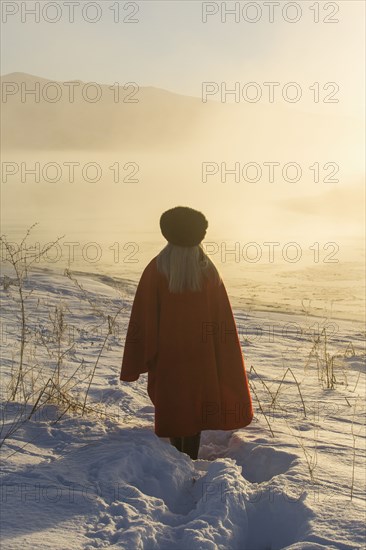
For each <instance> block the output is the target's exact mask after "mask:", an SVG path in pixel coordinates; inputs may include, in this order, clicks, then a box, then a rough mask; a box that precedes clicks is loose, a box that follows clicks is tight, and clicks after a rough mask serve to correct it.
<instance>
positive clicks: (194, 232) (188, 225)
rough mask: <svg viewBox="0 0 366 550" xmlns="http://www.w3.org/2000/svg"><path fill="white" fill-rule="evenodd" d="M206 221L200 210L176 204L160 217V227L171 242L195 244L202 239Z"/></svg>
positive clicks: (186, 244) (206, 224) (184, 244)
mask: <svg viewBox="0 0 366 550" xmlns="http://www.w3.org/2000/svg"><path fill="white" fill-rule="evenodd" d="M207 227H208V221H207V220H206V218H205V216H204V215H203V214H202V212H198V210H194V209H193V208H189V207H188V206H176V207H175V208H171V209H170V210H167V211H166V212H164V213H163V214H162V215H161V217H160V229H161V232H162V234H163V236H164V237H165V238H166V240H167V241H168V242H170V243H171V244H175V245H178V246H197V245H198V244H200V242H201V241H202V240H203V239H204V237H205V235H206V230H207Z"/></svg>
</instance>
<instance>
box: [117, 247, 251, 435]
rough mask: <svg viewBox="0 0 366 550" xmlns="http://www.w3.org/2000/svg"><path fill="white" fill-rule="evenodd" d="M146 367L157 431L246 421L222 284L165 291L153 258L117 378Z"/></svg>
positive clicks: (247, 399) (242, 378) (245, 390)
mask: <svg viewBox="0 0 366 550" xmlns="http://www.w3.org/2000/svg"><path fill="white" fill-rule="evenodd" d="M145 372H147V373H148V383H147V392H148V395H149V397H150V399H151V401H152V403H153V404H154V406H155V433H156V435H157V436H159V437H178V436H189V435H194V434H196V433H198V432H200V431H202V430H235V429H239V428H243V427H245V426H247V425H248V424H250V423H251V421H252V419H253V404H252V399H251V395H250V391H249V385H248V379H247V374H246V370H245V366H244V358H243V354H242V351H241V347H240V342H239V337H238V332H237V328H236V324H235V320H234V316H233V312H232V309H231V305H230V302H229V298H228V295H227V292H226V289H225V286H224V284H223V283H222V284H221V285H220V286H217V285H215V284H214V282H213V281H211V280H209V279H205V283H204V288H203V290H202V291H201V292H188V291H187V292H183V293H181V294H178V293H176V294H175V293H171V292H169V288H168V281H167V279H166V277H165V276H164V275H163V274H161V273H159V272H158V270H157V265H156V257H155V258H153V259H152V260H151V261H150V262H149V264H148V265H147V266H146V267H145V269H144V271H143V273H142V275H141V278H140V281H139V284H138V286H137V290H136V294H135V298H134V301H133V304H132V309H131V316H130V321H129V325H128V329H127V335H126V341H125V347H124V353H123V359H122V368H121V374H120V380H123V381H125V382H131V381H134V380H137V379H138V378H139V376H140V374H142V373H145Z"/></svg>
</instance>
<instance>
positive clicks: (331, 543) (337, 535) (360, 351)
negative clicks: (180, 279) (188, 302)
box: [1, 267, 365, 550]
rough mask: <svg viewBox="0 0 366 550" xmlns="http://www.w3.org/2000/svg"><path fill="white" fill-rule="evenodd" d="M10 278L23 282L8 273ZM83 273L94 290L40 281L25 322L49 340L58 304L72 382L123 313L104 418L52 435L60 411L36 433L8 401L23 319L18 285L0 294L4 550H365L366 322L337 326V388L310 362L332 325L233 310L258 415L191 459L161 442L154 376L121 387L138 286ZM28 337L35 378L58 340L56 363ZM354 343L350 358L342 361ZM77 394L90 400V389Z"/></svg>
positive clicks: (111, 347) (46, 415)
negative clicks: (151, 392) (316, 342)
mask: <svg viewBox="0 0 366 550" xmlns="http://www.w3.org/2000/svg"><path fill="white" fill-rule="evenodd" d="M2 272H3V274H4V275H5V274H7V275H8V276H9V277H12V274H11V272H10V271H9V270H8V268H7V267H4V268H3V270H2ZM73 276H74V277H76V278H77V280H78V281H79V282H80V283H81V285H82V287H83V288H84V289H85V291H84V292H82V291H81V290H80V288H78V287H77V286H76V285H75V284H74V283H73V282H72V280H70V279H69V278H68V277H66V276H64V275H63V274H62V273H61V272H57V271H56V270H50V269H40V268H39V269H34V270H32V271H31V272H29V275H28V278H27V280H26V281H25V288H26V289H27V290H32V289H33V292H32V293H31V294H30V295H29V297H28V298H27V299H26V310H27V323H28V325H29V327H31V328H32V330H35V329H36V328H37V327H38V329H42V330H43V332H44V335H45V337H50V319H49V314H50V312H51V313H52V312H53V310H54V307H55V306H56V305H60V304H63V306H64V308H65V309H64V311H65V319H66V322H67V324H68V327H67V329H68V330H67V331H66V332H65V335H64V341H63V346H64V348H63V349H65V350H66V349H68V348H69V347H70V346H72V347H71V349H70V350H69V351H68V352H67V353H65V356H64V360H63V364H62V376H64V377H65V380H66V378H67V373H70V372H73V370H75V368H76V367H77V366H78V365H79V364H80V362H81V360H82V359H83V360H84V366H83V368H84V370H85V372H88V369H90V368H92V367H93V365H94V364H95V361H96V358H97V356H98V353H99V351H100V349H101V346H102V343H103V341H104V339H105V337H106V328H107V326H108V325H106V318H107V316H108V315H109V316H112V317H113V316H114V315H115V314H116V313H117V312H118V310H119V309H121V312H120V314H119V316H118V324H117V325H116V326H115V329H114V331H113V333H112V334H111V335H110V337H109V339H108V342H107V345H106V346H105V347H104V348H103V351H102V354H101V357H100V360H99V362H98V365H97V368H96V373H95V377H94V379H93V383H92V385H91V388H90V393H89V399H88V405H89V406H90V405H95V406H96V407H99V409H101V410H103V411H104V412H105V413H107V416H106V417H105V418H102V417H101V418H99V417H97V416H93V415H91V416H90V415H84V416H81V415H80V414H76V413H75V414H73V413H72V412H70V411H69V412H67V413H66V414H64V415H63V416H62V418H61V419H60V420H58V421H57V422H56V420H57V419H58V417H59V411H58V409H57V408H56V407H55V406H54V405H51V404H49V405H47V406H45V408H44V409H43V410H42V411H40V412H37V413H36V414H35V415H34V416H33V417H31V419H30V420H26V413H28V414H29V412H30V410H31V405H30V404H28V405H27V406H26V409H25V410H23V409H22V407H21V404H20V403H18V402H9V403H6V402H5V386H6V384H7V382H8V380H9V377H10V371H11V366H12V361H13V359H14V358H15V359H14V360H15V364H16V357H17V355H16V354H17V353H18V349H19V330H18V329H17V326H18V323H19V321H18V320H17V313H16V312H17V305H16V303H15V302H14V299H13V297H16V287H15V286H14V285H10V286H9V288H8V289H4V290H2V343H3V346H2V348H3V351H2V362H1V368H2V392H1V395H2V411H3V422H4V424H3V426H2V437H4V434H6V433H7V431H8V430H9V428H10V426H11V425H12V421H13V419H14V418H15V417H18V419H19V420H20V422H21V424H20V426H19V428H18V430H16V431H15V432H14V433H13V434H11V435H9V437H8V438H7V439H6V441H5V442H4V445H3V447H2V449H1V450H2V460H3V466H2V480H1V502H2V514H1V522H2V524H1V528H2V540H3V545H4V548H7V549H10V550H11V549H18V548H23V549H28V548H45V549H46V548H53V549H66V548H74V549H89V550H91V549H94V548H123V549H125V550H137V549H141V550H142V549H143V550H158V549H159V550H186V549H187V550H188V549H189V550H221V549H222V550H223V549H225V550H244V549H246V550H269V549H271V550H277V549H291V550H305V549H306V550H310V549H311V550H313V549H314V550H316V549H321V548H323V549H324V548H326V549H355V548H360V549H361V548H365V528H364V519H365V492H364V490H365V474H364V466H365V459H364V451H365V432H364V426H365V423H364V418H365V407H364V404H365V403H364V397H365V362H364V357H365V352H364V331H363V327H362V324H361V323H359V322H357V321H355V320H346V319H345V320H340V319H337V322H336V323H334V326H333V331H331V332H332V334H331V336H330V338H329V341H328V350H329V351H330V352H331V353H332V354H336V353H338V355H337V356H336V358H335V374H336V379H337V383H336V385H335V388H334V389H330V388H326V387H324V386H323V384H322V383H321V382H320V381H319V379H318V373H317V369H316V363H315V360H313V361H312V362H310V363H309V364H307V360H308V356H309V353H310V350H311V348H312V346H313V342H312V340H311V335H312V333H313V332H314V330H315V329H314V327H318V328H319V327H320V328H322V327H323V326H327V327H328V328H329V326H330V325H329V323H330V321H331V320H329V319H325V320H324V319H321V318H320V317H318V318H315V317H313V318H311V317H309V316H305V315H301V314H298V315H291V314H289V313H284V312H277V311H256V310H253V309H251V310H250V313H247V312H246V311H243V310H241V309H234V314H235V318H236V321H237V326H238V331H239V336H240V340H241V343H242V348H243V353H244V359H245V364H246V368H247V372H248V376H249V380H250V383H251V387H252V388H253V393H252V395H253V405H254V410H255V417H254V420H253V422H252V423H251V424H250V425H249V426H248V427H246V428H244V429H241V430H236V431H204V432H202V437H201V446H200V451H199V457H198V459H197V460H191V459H190V458H189V457H188V455H185V454H183V453H180V452H179V451H177V450H176V449H175V448H174V447H173V446H172V445H171V444H170V442H169V440H168V439H166V438H159V437H157V436H156V435H155V433H154V407H153V406H152V403H151V401H150V399H149V397H148V395H147V392H146V383H147V375H146V374H144V375H142V376H141V377H140V378H139V380H138V381H135V382H132V383H126V382H120V381H119V372H120V365H121V360H122V353H123V338H124V335H125V332H126V328H127V324H128V319H129V312H130V308H131V303H132V299H133V295H134V290H135V283H134V282H133V281H131V280H125V281H124V280H122V279H120V280H117V279H116V278H113V277H108V276H103V275H100V274H93V273H77V274H75V273H73ZM229 295H230V292H229ZM258 327H261V329H262V332H261V333H260V332H258ZM269 327H271V328H269ZM32 334H33V336H32ZM27 338H28V339H27V345H26V355H25V362H26V366H31V365H36V366H35V368H36V369H38V371H39V372H41V373H42V375H43V376H46V373H47V372H49V370H50V369H52V368H53V367H54V365H55V357H56V356H55V355H54V352H55V350H54V349H53V348H52V340H51V339H49V340H48V345H49V353H47V350H46V349H45V346H43V345H42V343H41V342H40V341H39V339H37V338H36V337H35V336H34V332H33V333H32V332H29V335H28V337H27ZM350 342H351V343H352V344H353V346H354V352H355V353H348V354H346V356H344V351H345V350H346V348H347V346H348V345H349V343H350ZM72 344H74V345H72ZM251 366H253V369H251ZM288 368H290V369H291V372H290V371H288V370H287V369H288ZM254 369H255V370H254ZM81 370H83V369H81ZM284 375H285V378H283V377H284ZM293 375H294V376H295V378H296V381H297V383H298V384H299V386H298V385H297V383H296V381H295V379H294V377H293ZM282 380H283V381H282ZM281 381H282V383H281ZM83 384H84V386H83ZM79 385H80V387H82V388H84V389H85V380H84V382H83V380H82V377H81V378H80V380H79ZM299 389H300V391H301V395H300V392H299ZM73 391H74V390H73ZM75 391H76V393H75V395H78V394H77V388H76V390H75ZM83 391H84V390H83ZM254 392H255V394H254ZM80 395H81V396H83V395H84V394H83V393H82V392H81V393H80ZM79 397H80V396H79ZM274 397H275V400H274V401H275V406H273V404H272V401H273V399H274ZM302 400H303V401H302ZM259 403H260V404H261V407H262V409H261V408H260V406H259ZM62 410H63V409H62ZM351 490H352V491H351ZM351 497H352V498H351Z"/></svg>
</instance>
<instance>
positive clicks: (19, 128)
mask: <svg viewBox="0 0 366 550" xmlns="http://www.w3.org/2000/svg"><path fill="white" fill-rule="evenodd" d="M73 86H74V102H72V101H70V99H69V97H70V96H69V94H70V89H72V87H73ZM22 88H23V89H26V90H32V89H33V90H35V89H37V88H38V90H39V98H38V99H39V101H38V102H37V101H35V99H34V96H33V95H30V94H28V95H25V97H24V98H23V99H22V96H21V90H22ZM1 89H2V98H1V115H2V122H1V132H2V149H3V150H4V151H7V150H9V151H14V150H16V151H27V152H31V151H40V150H50V151H63V150H65V151H66V150H90V151H93V150H98V151H109V152H112V151H128V150H133V151H136V150H138V151H141V152H144V151H160V152H163V153H164V154H166V153H168V152H169V151H171V152H174V153H178V154H180V155H183V154H185V153H186V152H187V150H188V149H189V150H190V151H191V152H193V153H194V154H198V152H200V154H201V158H202V160H212V159H215V160H216V159H217V160H218V161H220V158H225V157H226V158H228V157H230V156H231V157H232V158H235V159H237V160H240V161H243V162H244V161H245V160H247V161H248V160H250V161H253V160H255V159H258V160H260V159H262V160H273V159H274V160H277V159H279V160H281V159H283V160H284V161H286V162H288V161H290V160H296V159H298V158H299V156H301V155H304V156H306V155H307V154H308V153H309V155H311V159H312V162H314V161H315V160H322V159H325V161H328V160H330V161H331V160H339V162H341V161H342V159H343V157H344V158H345V160H346V161H347V159H348V158H349V157H351V156H352V158H353V157H354V156H355V153H356V151H358V148H360V147H362V136H363V125H362V121H361V120H360V121H358V120H357V119H353V118H351V117H346V116H342V115H340V116H339V115H338V113H337V111H336V109H335V107H334V105H329V111H328V110H327V109H325V110H324V109H323V111H322V110H321V109H320V110H319V113H314V112H305V111H302V110H301V109H302V104H301V103H299V104H296V105H294V104H289V103H284V102H283V103H282V104H281V102H278V103H275V104H269V103H268V102H266V101H265V100H264V101H260V102H258V103H248V102H244V101H242V102H240V103H221V102H220V101H219V96H216V97H215V99H216V101H208V102H206V103H203V102H202V101H201V98H199V97H188V96H184V95H180V94H176V93H172V92H168V91H166V90H162V89H159V88H153V87H144V88H137V89H136V88H134V87H133V86H132V85H131V86H123V85H122V86H116V87H113V89H111V86H110V85H108V84H97V86H91V85H90V83H85V82H82V81H80V80H74V81H69V86H67V85H66V84H65V83H64V82H56V86H55V81H51V80H49V79H46V78H42V77H38V76H34V75H29V74H25V73H10V74H7V75H4V76H2V77H1ZM6 90H8V95H7V96H5V93H6ZM9 90H13V91H14V92H15V93H14V94H10V93H9ZM58 92H59V93H60V95H61V97H60V99H59V100H57V101H55V102H52V101H50V100H52V99H53V97H55V96H56V94H57V93H58ZM82 92H83V93H84V95H86V97H88V98H89V99H90V100H92V99H93V98H94V97H95V94H96V92H97V93H98V92H99V94H100V99H99V100H98V101H96V102H92V101H87V100H85V99H83V95H82ZM117 92H118V94H119V95H118V98H119V100H118V101H117V102H115V97H116V96H115V94H117ZM47 98H48V100H47ZM134 101H135V102H134ZM323 107H324V106H323ZM327 112H328V113H329V114H324V113H327ZM360 144H361V145H360ZM314 151H316V155H315V154H314ZM206 152H207V154H206ZM189 162H190V161H189V159H188V156H187V163H189Z"/></svg>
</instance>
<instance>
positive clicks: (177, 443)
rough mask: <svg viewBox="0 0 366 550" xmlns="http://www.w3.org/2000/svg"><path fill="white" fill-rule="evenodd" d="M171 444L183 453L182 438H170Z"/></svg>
mask: <svg viewBox="0 0 366 550" xmlns="http://www.w3.org/2000/svg"><path fill="white" fill-rule="evenodd" d="M169 439H170V443H171V444H172V445H173V446H174V447H175V448H176V449H178V451H180V452H182V438H181V437H169Z"/></svg>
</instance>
